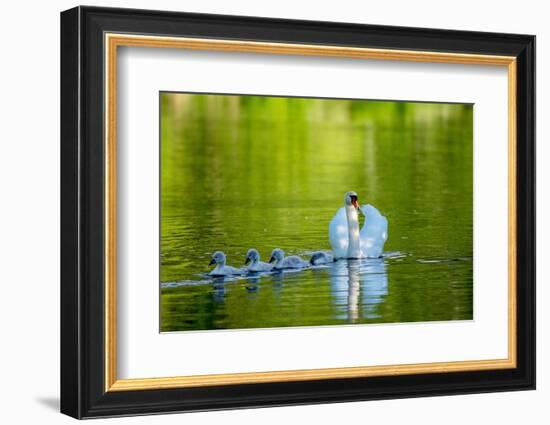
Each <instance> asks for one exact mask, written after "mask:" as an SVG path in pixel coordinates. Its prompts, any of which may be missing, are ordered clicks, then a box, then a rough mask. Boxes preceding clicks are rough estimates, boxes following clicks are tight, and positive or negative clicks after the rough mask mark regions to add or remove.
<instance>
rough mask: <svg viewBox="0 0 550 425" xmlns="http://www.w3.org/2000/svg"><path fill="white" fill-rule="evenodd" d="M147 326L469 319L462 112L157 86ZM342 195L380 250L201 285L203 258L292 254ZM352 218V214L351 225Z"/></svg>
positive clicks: (301, 250) (461, 108)
mask: <svg viewBox="0 0 550 425" xmlns="http://www.w3.org/2000/svg"><path fill="white" fill-rule="evenodd" d="M161 107H162V108H161V258H160V261H161V276H160V280H161V290H160V296H161V300H160V302H161V323H160V328H161V331H184V330H208V329H242V328H268V327H284V326H314V325H342V324H353V323H389V322H417V321H444V320H468V319H472V318H473V317H472V314H473V305H472V302H473V264H472V256H473V252H472V251H473V248H472V232H473V223H472V222H473V208H472V199H473V198H472V196H473V194H472V189H473V188H472V179H473V168H472V149H473V146H472V145H473V143H472V119H473V115H472V114H473V108H472V106H471V105H456V104H426V103H411V102H381V101H349V100H322V99H292V98H275V97H260V96H219V95H196V94H176V93H163V94H161ZM349 190H353V191H356V192H357V193H358V195H359V202H360V203H361V204H367V203H369V204H372V205H374V206H376V207H377V208H378V209H379V210H380V212H381V213H382V214H384V215H385V216H386V217H387V218H388V222H389V232H388V233H389V238H388V241H387V242H386V246H385V254H384V257H383V258H381V259H372V260H350V261H346V260H344V261H338V262H336V263H335V264H334V265H332V266H329V267H318V268H315V269H309V270H304V271H300V272H294V273H283V274H280V273H279V274H272V275H266V276H261V277H257V276H256V277H249V278H241V279H234V280H227V281H225V282H213V281H212V279H209V278H208V277H206V276H205V273H208V272H209V271H210V270H211V268H212V267H211V266H209V265H208V263H209V261H210V255H211V254H212V253H213V252H214V251H217V250H222V251H224V252H225V254H226V255H227V263H228V264H229V265H233V266H237V267H241V266H242V265H243V264H244V260H245V256H246V252H247V250H248V249H249V248H257V249H258V250H259V252H260V254H261V257H262V259H263V260H264V261H268V260H269V257H270V253H271V250H272V249H273V248H276V247H280V248H283V249H284V250H285V252H286V253H287V255H290V254H297V255H301V256H303V257H304V258H307V257H308V254H309V253H310V252H312V251H316V250H327V251H328V250H330V244H329V241H328V225H329V222H330V220H331V218H332V217H333V216H334V214H335V213H336V211H337V210H338V209H339V208H340V207H341V206H343V201H344V194H345V193H346V192H347V191H349ZM362 220H363V218H362V217H361V222H362Z"/></svg>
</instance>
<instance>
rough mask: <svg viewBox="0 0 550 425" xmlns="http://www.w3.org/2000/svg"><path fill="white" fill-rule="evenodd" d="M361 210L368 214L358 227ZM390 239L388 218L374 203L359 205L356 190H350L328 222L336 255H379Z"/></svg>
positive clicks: (358, 256)
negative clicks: (341, 205)
mask: <svg viewBox="0 0 550 425" xmlns="http://www.w3.org/2000/svg"><path fill="white" fill-rule="evenodd" d="M358 211H361V212H362V213H363V215H364V216H365V223H364V224H363V228H362V229H361V231H359V217H358ZM387 239H388V220H387V219H386V217H384V216H383V215H382V214H380V212H379V211H378V210H377V209H376V208H374V207H373V206H372V205H363V206H362V207H360V206H359V203H358V202H357V193H355V192H347V193H346V195H345V198H344V206H343V207H342V208H340V209H339V210H338V211H337V212H336V215H335V216H334V217H333V218H332V220H331V222H330V224H329V240H330V245H331V246H332V253H333V255H334V257H335V258H378V257H380V256H381V255H382V252H383V251H384V244H385V243H386V240H387Z"/></svg>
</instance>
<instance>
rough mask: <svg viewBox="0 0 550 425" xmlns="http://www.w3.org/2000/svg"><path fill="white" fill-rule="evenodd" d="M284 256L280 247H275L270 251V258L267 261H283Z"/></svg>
mask: <svg viewBox="0 0 550 425" xmlns="http://www.w3.org/2000/svg"><path fill="white" fill-rule="evenodd" d="M284 258H285V252H284V251H283V250H282V249H281V248H275V249H274V250H273V251H272V252H271V258H270V260H269V262H270V263H278V262H279V261H283V259H284Z"/></svg>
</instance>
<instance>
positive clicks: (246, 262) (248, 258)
mask: <svg viewBox="0 0 550 425" xmlns="http://www.w3.org/2000/svg"><path fill="white" fill-rule="evenodd" d="M248 263H250V257H246V260H244V265H245V266H246V265H247V264H248Z"/></svg>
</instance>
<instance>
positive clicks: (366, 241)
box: [360, 205, 388, 258]
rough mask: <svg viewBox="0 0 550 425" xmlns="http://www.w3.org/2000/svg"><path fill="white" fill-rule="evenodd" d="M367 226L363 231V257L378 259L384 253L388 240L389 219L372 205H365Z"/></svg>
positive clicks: (363, 208) (361, 236) (362, 209)
mask: <svg viewBox="0 0 550 425" xmlns="http://www.w3.org/2000/svg"><path fill="white" fill-rule="evenodd" d="M361 211H363V214H364V215H365V224H363V228H362V229H361V233H360V238H361V255H362V256H363V257H367V258H378V257H380V256H381V255H382V252H384V244H385V243H386V240H387V239H388V219H387V218H386V217H384V216H383V215H382V214H380V211H378V210H377V209H376V208H375V207H373V206H372V205H363V206H362V207H361Z"/></svg>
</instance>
